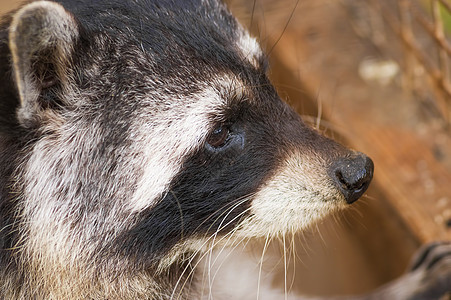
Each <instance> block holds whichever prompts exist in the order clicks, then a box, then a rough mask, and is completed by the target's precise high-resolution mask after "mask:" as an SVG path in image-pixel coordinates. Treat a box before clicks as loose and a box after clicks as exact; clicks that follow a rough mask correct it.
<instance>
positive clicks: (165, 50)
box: [0, 0, 451, 299]
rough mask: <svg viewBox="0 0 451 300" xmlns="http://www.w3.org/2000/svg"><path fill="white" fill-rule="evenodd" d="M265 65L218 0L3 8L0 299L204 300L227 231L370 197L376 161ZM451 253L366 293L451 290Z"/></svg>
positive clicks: (434, 252)
mask: <svg viewBox="0 0 451 300" xmlns="http://www.w3.org/2000/svg"><path fill="white" fill-rule="evenodd" d="M267 69H268V65H267V60H266V57H265V55H264V53H263V52H262V51H261V49H260V47H259V45H258V43H257V41H256V40H255V39H254V38H252V37H251V36H250V35H249V34H248V33H247V31H246V30H245V29H244V28H243V27H242V26H241V25H240V24H238V23H237V21H236V20H235V19H234V17H233V16H232V15H231V14H230V13H229V12H228V10H227V8H226V7H225V5H224V4H222V3H221V2H219V1H217V0H183V1H181V0H134V1H123V0H112V1H104V0H101V1H86V0H77V1H75V0H72V1H70V0H63V1H56V2H51V1H33V2H30V3H28V4H25V5H23V6H22V7H21V8H20V9H18V10H17V11H15V12H13V13H11V14H9V15H7V16H5V17H4V20H3V23H2V25H1V30H0V76H1V83H0V205H1V209H0V226H1V234H0V245H1V251H0V266H1V268H0V274H1V275H0V297H1V298H2V299H200V298H202V297H203V295H202V292H201V289H202V288H201V282H200V281H201V280H200V279H199V271H198V270H197V265H198V262H199V261H200V259H201V258H202V254H203V253H206V252H208V251H210V250H211V249H213V248H214V247H215V246H217V245H218V244H220V243H222V242H224V238H226V240H232V241H237V242H239V241H240V240H242V239H248V238H249V239H253V238H258V237H267V236H271V237H277V236H281V235H284V234H286V233H287V232H297V231H301V230H303V229H305V228H307V227H308V226H310V225H311V224H312V223H314V222H316V221H317V220H319V219H321V218H323V217H324V216H326V215H329V214H330V213H333V212H334V211H337V210H341V209H344V208H346V207H347V206H348V205H350V204H352V203H353V202H355V201H356V200H357V199H358V198H360V197H361V196H362V194H363V193H364V192H365V191H366V189H367V187H368V185H369V183H370V181H371V179H372V176H373V163H372V161H371V159H370V158H368V157H367V156H366V155H364V154H362V153H359V152H356V151H353V150H349V149H347V148H345V147H343V146H341V145H339V144H338V143H336V142H334V141H332V140H330V139H328V138H326V137H323V136H322V135H320V134H318V133H317V132H316V131H315V130H313V129H312V128H310V127H309V126H308V125H306V124H305V123H303V122H302V120H301V119H300V117H299V116H298V115H297V114H296V113H295V112H294V111H293V110H292V109H291V108H289V106H288V105H287V104H285V103H284V102H283V101H282V100H281V99H280V97H279V96H278V95H277V92H276V90H275V89H274V87H273V86H272V85H271V83H270V81H269V80H268V77H267ZM450 249H451V246H450V245H449V244H446V243H445V244H434V245H432V246H430V247H429V248H427V249H426V250H424V251H422V252H421V253H423V254H424V255H420V256H419V258H418V259H417V260H416V261H417V263H416V264H415V265H414V267H413V271H412V272H410V273H408V274H407V275H405V276H404V277H402V278H401V279H400V280H399V281H396V282H394V283H392V284H389V285H388V286H387V287H385V288H382V289H381V290H378V291H376V292H374V293H373V294H371V295H367V296H364V298H371V297H382V296H383V297H386V298H390V299H408V298H409V299H410V298H411V299H422V298H421V297H426V296H425V295H427V296H428V297H438V295H441V294H444V293H445V292H446V291H448V290H449V287H450V286H451V284H450V278H451V275H450V255H449V254H450ZM238 271H239V270H237V272H238ZM224 288H225V289H227V288H229V290H231V291H232V290H233V287H231V286H229V287H227V286H224ZM229 295H232V294H229ZM271 295H272V296H271V297H272V298H273V299H280V297H279V296H283V293H281V294H279V296H277V295H275V296H274V295H273V294H271ZM210 296H211V295H210ZM262 296H264V295H262ZM267 297H269V296H268V295H267ZM415 297H416V298H415ZM224 299H230V296H224ZM235 299H240V298H235Z"/></svg>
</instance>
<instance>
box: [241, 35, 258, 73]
mask: <svg viewBox="0 0 451 300" xmlns="http://www.w3.org/2000/svg"><path fill="white" fill-rule="evenodd" d="M237 45H238V48H239V49H240V50H241V53H242V55H243V57H244V58H245V59H246V60H248V61H249V62H250V63H251V64H252V65H253V66H255V67H256V68H258V67H259V65H258V57H260V56H261V55H262V50H261V48H260V45H259V44H258V42H257V40H256V39H255V38H253V37H251V36H250V35H249V33H247V32H246V31H243V32H242V33H241V35H240V37H239V39H238V41H237Z"/></svg>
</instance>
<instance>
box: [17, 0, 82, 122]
mask: <svg viewBox="0 0 451 300" xmlns="http://www.w3.org/2000/svg"><path fill="white" fill-rule="evenodd" d="M78 35H79V31H78V26H77V23H76V21H75V19H74V17H73V16H72V15H71V14H70V13H68V12H67V11H66V10H65V9H64V8H63V7H62V6H61V5H60V4H57V3H55V2H50V1H37V2H33V3H31V4H28V5H25V6H24V7H23V8H21V9H20V10H19V11H18V12H17V13H16V14H15V15H14V17H13V20H12V22H11V26H10V29H9V48H10V50H11V54H12V58H13V71H14V77H15V82H16V86H17V90H18V92H19V97H20V108H19V110H18V112H17V114H18V119H19V122H20V123H21V124H22V125H23V126H25V127H32V126H35V125H36V124H38V123H39V119H40V114H41V113H42V112H43V110H44V109H45V107H46V106H47V107H48V106H49V105H50V106H52V103H43V102H45V101H43V99H42V98H43V96H42V95H43V93H44V92H45V91H46V90H48V89H50V88H53V87H55V86H58V85H59V86H62V85H63V84H64V82H65V81H66V80H67V67H68V65H69V63H70V57H71V53H72V50H73V47H74V43H75V41H76V40H77V38H78Z"/></svg>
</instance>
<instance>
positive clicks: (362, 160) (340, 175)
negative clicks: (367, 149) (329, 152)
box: [329, 153, 374, 204]
mask: <svg viewBox="0 0 451 300" xmlns="http://www.w3.org/2000/svg"><path fill="white" fill-rule="evenodd" d="M373 173H374V163H373V161H372V160H371V158H369V157H368V156H366V155H365V154H363V153H357V154H355V155H353V156H350V157H342V158H339V159H337V161H335V162H334V163H333V164H332V166H331V168H330V171H329V174H330V176H331V177H332V180H333V181H334V183H335V185H336V187H337V188H338V190H339V191H340V192H341V193H342V194H343V196H344V198H345V200H346V202H347V203H348V204H351V203H354V202H355V201H357V200H358V199H359V198H360V197H361V196H362V195H363V193H365V191H366V190H367V189H368V186H369V185H370V182H371V179H372V178H373Z"/></svg>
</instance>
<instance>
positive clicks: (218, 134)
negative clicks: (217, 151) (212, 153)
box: [207, 126, 230, 148]
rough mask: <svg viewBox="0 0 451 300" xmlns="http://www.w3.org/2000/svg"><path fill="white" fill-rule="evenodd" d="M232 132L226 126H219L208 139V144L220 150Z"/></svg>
mask: <svg viewBox="0 0 451 300" xmlns="http://www.w3.org/2000/svg"><path fill="white" fill-rule="evenodd" d="M229 133H230V130H229V128H227V127H226V126H219V127H216V128H215V130H213V132H212V133H210V135H209V136H208V138H207V143H208V144H209V145H210V146H212V147H213V148H220V147H222V146H224V145H225V143H226V142H227V140H228V138H229Z"/></svg>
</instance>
